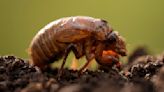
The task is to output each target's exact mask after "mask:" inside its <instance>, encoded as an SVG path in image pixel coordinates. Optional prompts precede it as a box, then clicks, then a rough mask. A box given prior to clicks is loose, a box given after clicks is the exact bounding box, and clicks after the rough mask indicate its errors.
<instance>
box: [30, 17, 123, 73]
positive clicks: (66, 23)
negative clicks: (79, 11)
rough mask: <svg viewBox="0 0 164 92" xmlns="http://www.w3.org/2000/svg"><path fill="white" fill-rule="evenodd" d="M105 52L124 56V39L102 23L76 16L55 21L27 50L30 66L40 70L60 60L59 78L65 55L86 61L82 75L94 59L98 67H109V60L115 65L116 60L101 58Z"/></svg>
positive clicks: (44, 29) (99, 20) (42, 30)
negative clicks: (61, 60) (82, 58)
mask: <svg viewBox="0 0 164 92" xmlns="http://www.w3.org/2000/svg"><path fill="white" fill-rule="evenodd" d="M108 50H111V51H113V52H115V53H116V54H117V55H120V56H125V55H126V46H125V42H124V40H123V38H122V37H121V36H120V35H119V34H118V33H117V32H116V31H113V29H112V27H111V26H110V25H108V24H107V21H105V20H102V19H96V18H92V17H85V16H76V17H65V18H61V19H58V20H56V21H53V22H51V23H49V24H48V25H47V26H45V27H44V28H43V29H41V30H40V31H39V32H38V33H37V34H36V36H35V37H34V38H33V40H32V42H31V44H30V46H29V55H30V57H31V59H30V63H31V64H34V65H36V66H38V67H40V68H41V69H44V68H46V67H47V66H49V64H50V63H53V62H54V61H57V60H58V59H61V58H63V63H62V65H61V69H60V72H59V73H60V74H61V72H62V70H63V67H64V64H65V62H66V59H67V56H68V54H69V53H70V51H73V53H74V54H75V57H76V58H77V59H79V58H81V57H82V56H85V57H86V60H87V62H86V63H85V65H84V66H83V67H82V68H81V69H80V71H79V72H80V73H82V72H83V71H84V69H85V68H86V67H87V65H88V64H89V63H90V61H91V60H92V59H94V58H95V59H96V61H97V62H98V63H99V64H101V65H111V62H110V63H108V62H107V61H108V60H109V61H112V62H118V58H119V57H114V56H112V55H110V54H109V55H107V54H106V55H107V56H103V54H102V53H103V51H108Z"/></svg>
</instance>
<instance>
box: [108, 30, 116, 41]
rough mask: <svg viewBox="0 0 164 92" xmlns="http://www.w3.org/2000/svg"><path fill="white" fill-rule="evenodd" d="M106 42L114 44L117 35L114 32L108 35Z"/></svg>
mask: <svg viewBox="0 0 164 92" xmlns="http://www.w3.org/2000/svg"><path fill="white" fill-rule="evenodd" d="M107 41H108V42H110V43H114V42H116V41H117V35H116V34H115V33H114V32H112V33H109V34H108V36H107Z"/></svg>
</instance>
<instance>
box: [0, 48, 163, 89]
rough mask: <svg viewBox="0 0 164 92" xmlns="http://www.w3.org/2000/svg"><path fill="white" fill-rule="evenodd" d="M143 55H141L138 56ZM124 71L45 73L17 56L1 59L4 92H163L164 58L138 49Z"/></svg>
mask: <svg viewBox="0 0 164 92" xmlns="http://www.w3.org/2000/svg"><path fill="white" fill-rule="evenodd" d="M137 53H139V54H137ZM128 62H129V63H127V64H126V65H123V67H122V68H121V69H117V68H116V67H114V66H113V67H110V68H109V67H107V68H106V67H102V66H101V67H100V68H98V69H96V70H94V71H92V70H86V71H85V72H84V73H83V74H82V75H80V76H79V75H78V71H77V70H71V69H67V68H65V69H64V71H63V74H62V76H61V77H60V78H58V77H57V75H58V70H59V69H58V68H55V69H47V70H45V71H41V70H40V69H39V68H38V67H36V66H31V65H29V64H28V61H27V60H23V59H21V58H18V57H15V56H1V57H0V92H163V91H164V87H163V86H162V85H164V66H163V65H164V54H161V55H158V56H152V55H149V54H148V53H147V52H146V50H144V48H141V49H136V51H134V52H133V53H132V54H131V55H130V57H129V61H128Z"/></svg>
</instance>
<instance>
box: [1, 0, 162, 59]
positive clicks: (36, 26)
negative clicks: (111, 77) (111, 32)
mask: <svg viewBox="0 0 164 92" xmlns="http://www.w3.org/2000/svg"><path fill="white" fill-rule="evenodd" d="M76 15H84V16H92V17H96V18H102V19H105V20H107V21H109V23H110V24H111V25H112V26H113V28H114V29H115V30H118V31H119V33H120V34H121V35H122V36H123V37H124V38H126V41H127V44H128V45H127V48H128V50H129V52H131V51H132V50H133V49H134V48H135V47H136V46H138V45H147V46H148V47H149V49H150V50H151V51H152V52H153V53H161V52H162V51H163V50H164V48H163V47H164V42H163V37H162V36H163V35H164V0H0V55H9V54H10V55H11V54H12V55H16V56H18V57H22V58H28V54H27V52H26V50H27V48H28V46H29V44H30V41H31V40H32V38H33V37H34V35H35V34H36V33H37V32H38V31H39V30H40V29H41V28H42V27H44V26H45V25H46V24H47V23H49V22H51V21H53V20H55V19H58V18H61V17H65V16H76Z"/></svg>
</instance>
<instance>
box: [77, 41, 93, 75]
mask: <svg viewBox="0 0 164 92" xmlns="http://www.w3.org/2000/svg"><path fill="white" fill-rule="evenodd" d="M84 46H85V55H86V60H87V62H86V63H85V64H84V65H83V66H82V68H81V69H80V70H79V73H80V74H82V73H83V71H84V70H85V69H86V68H87V67H88V65H89V64H90V62H91V61H92V59H94V58H95V54H94V50H93V47H94V46H93V43H92V41H87V42H86V43H85V45H84Z"/></svg>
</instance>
